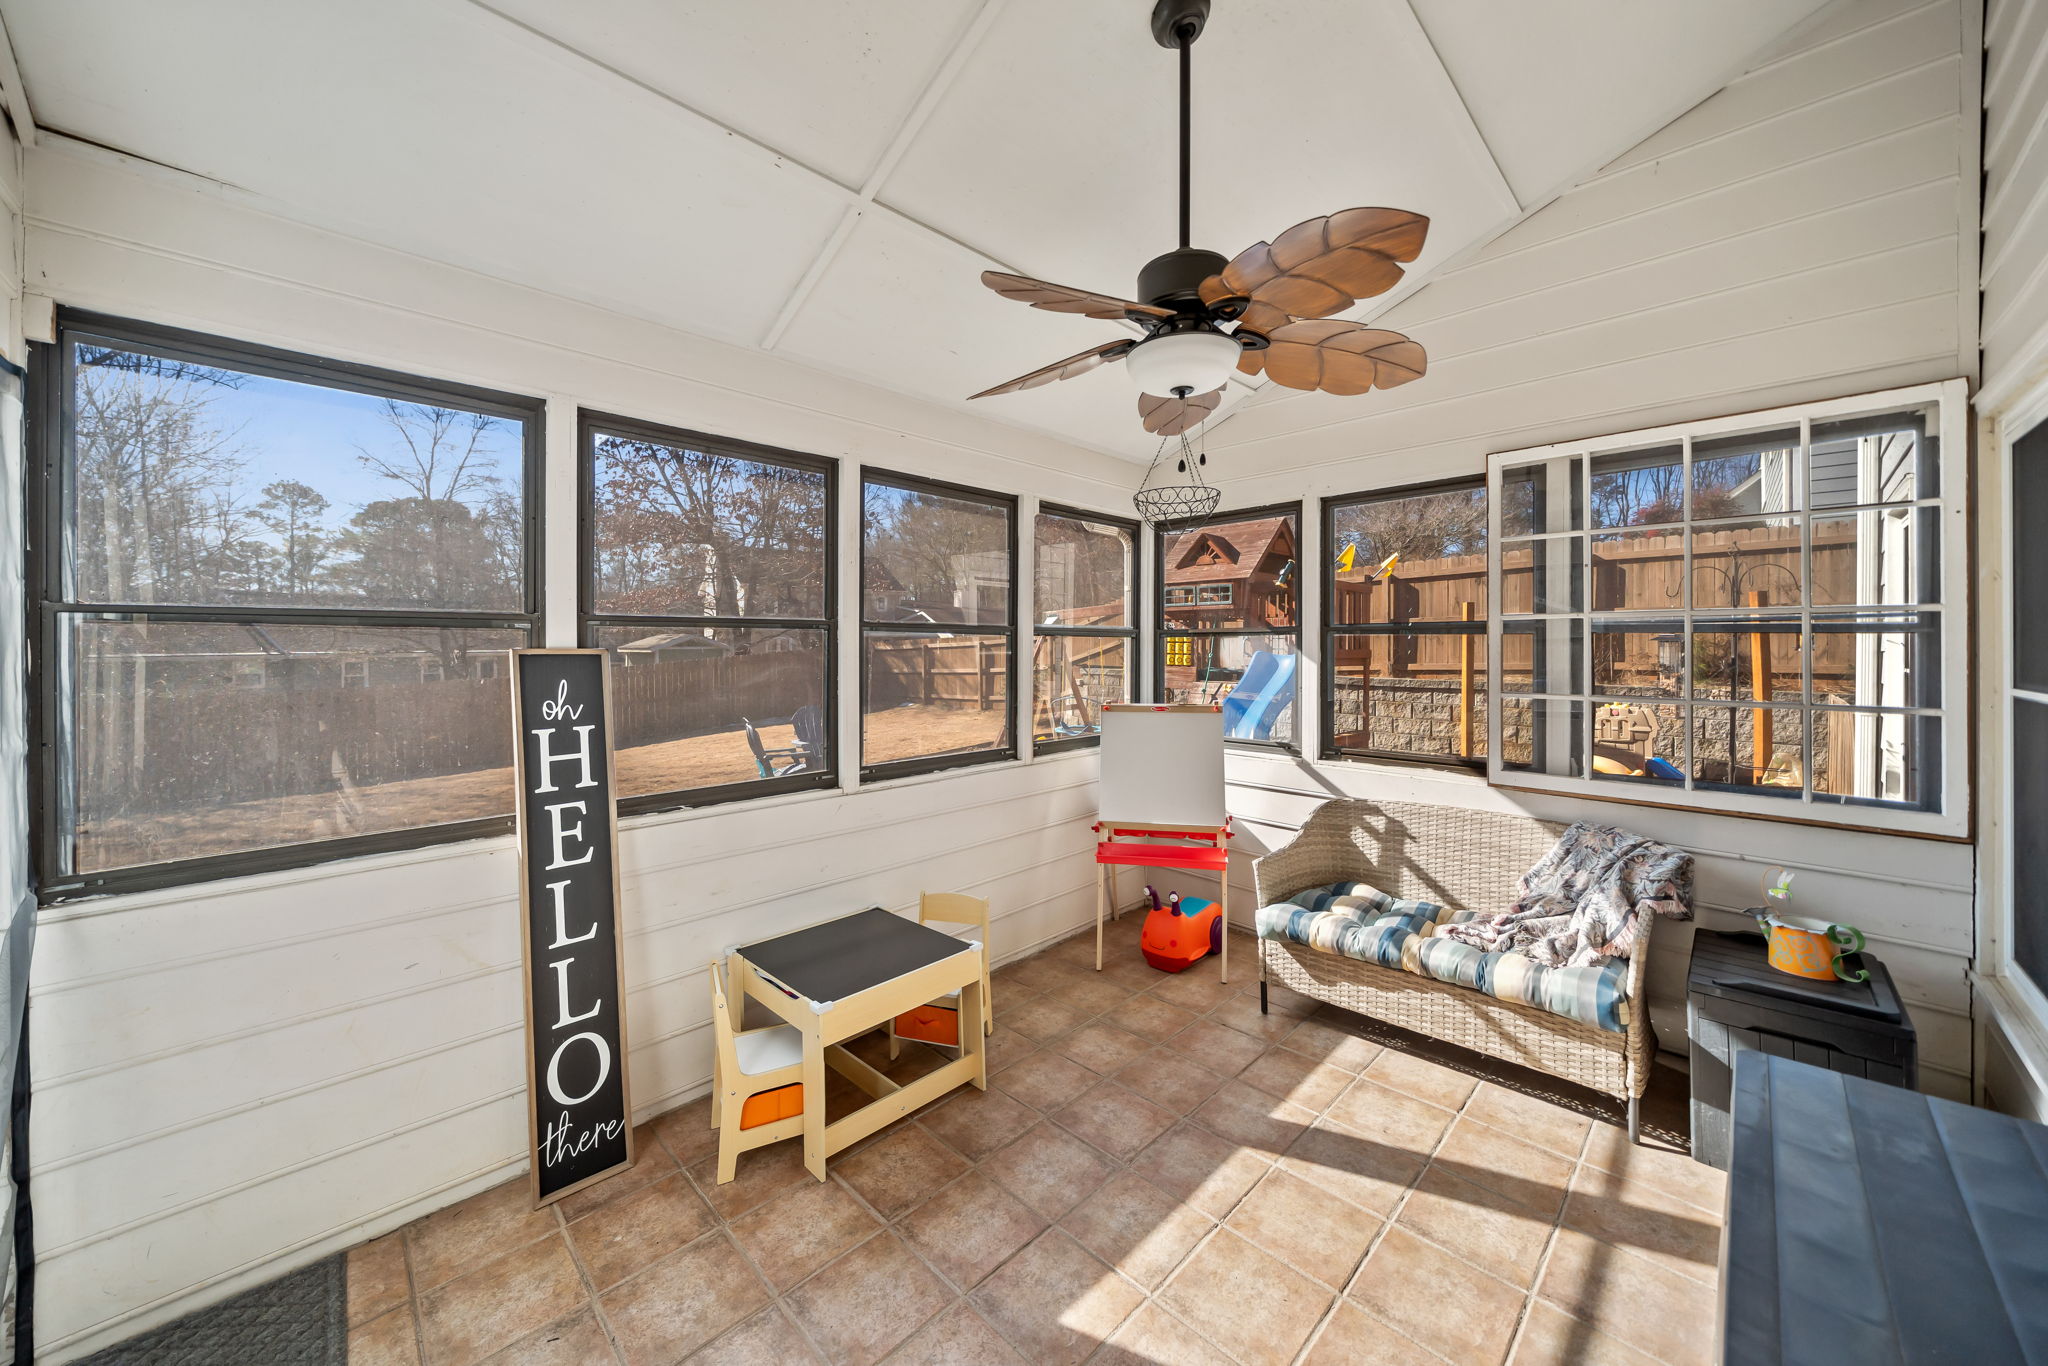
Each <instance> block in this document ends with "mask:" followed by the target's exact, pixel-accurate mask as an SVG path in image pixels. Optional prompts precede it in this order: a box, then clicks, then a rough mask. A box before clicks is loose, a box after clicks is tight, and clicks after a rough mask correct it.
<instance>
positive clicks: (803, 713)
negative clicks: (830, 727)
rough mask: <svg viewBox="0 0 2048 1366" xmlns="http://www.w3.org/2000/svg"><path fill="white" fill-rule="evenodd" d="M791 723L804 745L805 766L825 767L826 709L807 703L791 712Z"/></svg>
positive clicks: (797, 739)
mask: <svg viewBox="0 0 2048 1366" xmlns="http://www.w3.org/2000/svg"><path fill="white" fill-rule="evenodd" d="M789 725H790V729H792V730H794V731H795V732H796V742H797V744H799V745H801V746H803V752H804V764H805V766H806V767H808V768H812V769H823V768H824V767H825V712H824V709H823V708H820V707H814V706H812V705H810V704H809V703H805V704H804V705H803V706H801V707H798V708H797V709H796V710H795V711H793V712H791V713H790V716H789Z"/></svg>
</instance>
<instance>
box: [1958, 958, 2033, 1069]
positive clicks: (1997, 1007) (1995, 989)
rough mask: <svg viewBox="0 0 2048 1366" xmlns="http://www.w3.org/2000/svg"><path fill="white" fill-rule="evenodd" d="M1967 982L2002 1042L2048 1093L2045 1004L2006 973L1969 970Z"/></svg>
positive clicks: (2025, 986) (2030, 990)
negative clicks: (1987, 1013) (1976, 995)
mask: <svg viewBox="0 0 2048 1366" xmlns="http://www.w3.org/2000/svg"><path fill="white" fill-rule="evenodd" d="M1970 982H1971V985H1972V986H1974V987H1975V988H1976V991H1977V994H1978V997H1979V999H1981V1000H1982V1001H1983V1003H1984V1005H1985V1008H1986V1010H1987V1011H1988V1012H1989V1015H1990V1018H1991V1021H1992V1022H1995V1023H1996V1024H1997V1026H1998V1030H1999V1033H2000V1034H2002V1035H2004V1036H2005V1042H2006V1045H2007V1046H2008V1047H2009V1048H2011V1049H2012V1052H2013V1055H2014V1056H2015V1057H2016V1058H2017V1059H2018V1060H2019V1063H2020V1065H2021V1066H2022V1067H2025V1068H2026V1069H2027V1070H2028V1071H2030V1072H2032V1073H2033V1074H2034V1080H2035V1083H2036V1084H2037V1085H2038V1086H2040V1088H2041V1090H2042V1092H2043V1094H2048V1004H2044V1003H2043V1002H2042V1001H2041V1000H2040V999H2039V993H2037V992H2035V991H2034V990H2033V989H2032V986H2031V985H2030V984H2026V983H2022V982H2020V981H2019V980H2017V979H2016V978H2015V977H2013V976H2012V975H2011V974H2009V973H1979V972H1973V973H1971V974H1970Z"/></svg>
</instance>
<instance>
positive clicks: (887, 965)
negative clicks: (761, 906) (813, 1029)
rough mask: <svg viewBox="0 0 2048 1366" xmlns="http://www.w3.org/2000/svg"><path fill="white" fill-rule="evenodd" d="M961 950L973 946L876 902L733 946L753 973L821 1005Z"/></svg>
mask: <svg viewBox="0 0 2048 1366" xmlns="http://www.w3.org/2000/svg"><path fill="white" fill-rule="evenodd" d="M966 952H979V950H978V949H976V947H975V946H974V945H973V944H971V943H969V942H968V941H967V940H964V939H956V938H954V937H953V936H952V935H950V934H946V933H944V932H943V931H940V930H935V929H933V928H932V927H931V926H929V925H920V924H918V923H917V922H916V921H915V920H906V919H904V918H903V917H902V916H900V915H894V914H892V913H890V912H888V911H885V910H883V909H882V908H881V907H880V906H875V907H871V908H870V909H868V910H865V911H856V912H854V913H853V914H852V915H844V916H841V917H839V918H838V919H837V920H827V921H826V922H825V923H824V924H822V925H812V926H810V927H809V928H808V929H802V930H792V931H791V932H790V933H788V934H782V935H777V936H776V937H775V938H773V939H764V940H762V941H761V942H760V943H758V944H748V945H747V946H746V947H744V948H742V949H740V950H738V953H739V955H740V956H741V957H742V958H744V959H746V960H747V961H748V962H749V963H752V964H753V965H754V969H755V970H756V971H757V972H760V973H762V974H764V975H765V976H768V977H772V978H774V979H775V980H776V981H777V982H780V983H781V984H782V985H783V986H785V987H788V988H789V989H790V990H791V991H794V992H795V993H797V994H798V995H799V996H802V997H804V998H805V999H806V1000H809V1001H812V1002H815V1003H816V1004H818V1005H821V1006H823V1005H829V1004H831V1003H832V1002H834V1001H843V1000H845V999H846V998H847V997H849V996H855V995H858V994H859V993H861V992H863V991H867V990H868V989H870V988H871V987H878V986H880V985H882V984H883V983H884V982H890V981H894V980H895V979H896V978H898V977H901V976H903V975H904V974H905V973H910V972H916V971H917V970H918V969H919V968H927V967H930V966H931V965H932V964H934V963H942V962H944V961H945V960H946V959H948V958H951V957H952V956H953V955H955V954H958V953H966Z"/></svg>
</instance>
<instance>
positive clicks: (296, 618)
mask: <svg viewBox="0 0 2048 1366" xmlns="http://www.w3.org/2000/svg"><path fill="white" fill-rule="evenodd" d="M54 336H55V340H54V341H52V342H47V343H45V342H38V343H34V344H33V345H31V346H30V348H29V366H28V377H27V379H26V381H25V383H24V390H23V403H24V408H25V419H26V420H25V441H24V445H25V451H24V456H25V459H24V463H25V465H26V466H27V490H26V506H25V508H24V512H25V516H24V519H23V520H24V525H25V527H26V529H27V537H26V555H25V566H24V567H25V570H26V574H25V579H26V600H25V607H26V611H27V615H28V629H29V631H30V633H31V639H32V640H33V642H34V650H33V652H32V655H31V658H30V663H29V677H28V733H29V743H30V745H31V747H32V750H33V753H32V756H31V760H30V765H29V768H30V792H29V847H30V852H31V862H32V868H33V877H34V880H35V890H36V896H37V899H38V901H39V902H40V903H41V904H45V905H48V904H53V903H56V902H62V901H71V900H76V899H78V898H80V897H88V896H104V895H109V894H114V893H121V892H144V891H156V890H160V889H164V888H171V887H182V886H189V885H192V884H195V883H201V882H212V881H217V880H220V879H223V878H232V877H241V876H245V875H249V874H254V873H267V872H276V871H280V870H284V869H290V868H303V867H308V866H311V865H314V864H321V863H331V862H333V861H335V860H337V859H345V858H355V857H360V856H362V855H366V854H383V853H392V852H396V851H401V850H408V849H420V848H429V847H432V846H434V845H441V844H455V843H459V842H462V841H465V840H474V839H481V838H487V837H490V836H495V835H503V834H509V833H510V832H511V831H512V829H513V828H514V818H513V813H512V811H511V810H510V803H509V802H508V804H507V808H508V809H507V810H506V812H505V814H504V815H503V816H488V817H482V818H479V819H475V820H466V821H450V822H447V823H444V824H437V825H429V826H416V827H412V828H408V829H404V830H386V831H379V832H376V833H374V834H367V835H347V836H342V837H340V838H336V839H327V840H310V841H305V842H302V843H297V844H282V845H277V846H275V847H272V848H267V849H248V850H240V851H236V852H234V853H227V854H209V855H204V856H202V857H198V858H189V859H169V860H165V861H163V862H161V863H148V864H136V865H132V866H129V867H125V868H113V869H106V870H102V871H99V872H93V873H77V872H60V871H59V870H60V868H61V867H62V865H63V853H64V851H63V848H62V843H63V839H64V832H63V830H62V828H61V823H60V821H59V819H58V805H57V804H58V801H59V799H60V794H61V793H62V791H63V787H64V774H63V772H62V768H63V757H64V756H63V748H62V744H61V740H62V737H61V736H60V735H58V734H57V729H56V728H57V724H58V718H59V717H61V716H62V715H63V707H62V705H61V701H60V699H59V698H58V696H57V689H58V687H59V686H60V684H61V682H62V679H61V678H60V676H59V671H58V670H57V669H55V668H53V667H52V666H51V665H52V661H54V660H55V659H56V658H58V644H59V634H60V630H61V626H62V623H64V622H65V621H67V620H71V619H84V620H93V621H113V622H120V621H138V620H143V621H147V620H158V621H196V622H227V623H238V622H255V623H273V624H275V623H279V622H283V623H297V624H304V625H308V626H364V627H375V626H395V625H405V626H418V625H425V626H432V627H448V628H468V629H471V630H519V631H524V632H525V633H526V639H527V642H528V646H529V647H531V646H538V645H541V644H543V643H545V641H546V639H547V633H546V613H545V602H546V596H545V593H544V591H543V589H544V585H543V583H542V581H541V575H542V567H543V565H544V563H545V558H546V556H545V547H544V545H543V544H542V534H543V529H544V528H545V526H546V507H545V497H546V482H547V481H546V472H545V469H544V464H543V462H544V457H545V450H546V427H547V404H546V401H545V400H543V399H540V398H535V397H531V396H528V395H524V394H512V393H506V392H504V391H502V390H496V389H485V388H481V387H478V386H475V385H469V384H462V383H458V382H455V381H449V380H437V379H432V378H430V377H427V376H422V375H415V374H410V373H407V372H405V371H399V370H387V369H384V368H382V367H380V366H372V365H363V364H359V363H357V362H353V361H340V360H333V359H329V358H327V357H323V356H316V355H310V354H308V353H305V352H301V351H288V350H283V349H281V348H278V347H272V346H266V345H263V344H261V343H258V342H245V341H240V340H236V339H234V338H231V337H222V336H216V335H214V334H211V333H204V332H195V331H190V330H187V329H185V328H178V327H167V326H164V325H162V324H158V323H150V322H144V321H141V320H138V319H133V318H121V317H115V316H113V315H109V314H104V313H97V312H91V311H88V310H84V309H72V308H60V309H58V310H57V314H56V329H55V333H54ZM79 340H86V341H94V342H104V343H107V344H109V345H111V346H114V347H118V348H122V349H127V350H139V351H141V352H144V353H146V354H153V355H164V356H165V357H166V358H168V359H177V360H189V361H194V362H197V363H200V364H205V365H213V366H218V367H220V368H222V369H232V370H238V371H243V372H246V373H250V374H256V375H261V376H264V377H267V378H272V379H281V380H287V381H292V382H296V383H301V384H312V385H318V386H321V387H324V388H330V389H346V390H349V391H352V392H355V393H367V394H372V395H375V396H378V397H385V398H394V399H399V400H401V401H404V402H413V403H437V402H448V403H450V404H451V405H454V406H459V407H462V408H464V409H466V410H473V411H478V412H484V413H488V414H491V415H493V416H498V417H506V418H512V419H516V420H518V421H519V422H521V423H523V424H524V427H523V430H522V439H521V443H520V445H521V457H522V463H523V469H522V471H521V476H522V477H521V480H520V489H521V494H522V497H523V500H524V504H525V508H524V514H525V515H524V519H523V526H524V533H523V539H524V545H523V546H522V547H521V556H520V560H521V565H520V572H521V576H522V579H523V583H522V584H521V588H522V592H523V599H524V602H523V607H524V610H523V611H520V612H480V611H463V610H433V611H428V610H411V609H403V608H400V609H389V608H377V609H352V608H338V607H317V608H314V607H274V606H273V607H262V606H259V607H195V606H167V605H164V604H158V603H90V602H75V601H71V600H69V599H66V598H63V597H60V596H55V595H56V594H58V593H61V592H62V591H63V587H64V573H63V569H64V566H63V564H62V562H61V559H60V557H61V555H62V553H63V547H64V544H65V515H66V509H65V506H64V489H65V482H64V470H63V460H64V458H65V454H66V447H67V445H68V442H69V437H70V431H71V422H70V412H71V409H70V400H71V393H72V376H73V373H74V364H73V348H74V343H75V342H77V341H79ZM507 705H508V708H509V705H510V703H509V694H508V701H507ZM507 715H508V723H509V711H508V714H507ZM508 737H509V724H508Z"/></svg>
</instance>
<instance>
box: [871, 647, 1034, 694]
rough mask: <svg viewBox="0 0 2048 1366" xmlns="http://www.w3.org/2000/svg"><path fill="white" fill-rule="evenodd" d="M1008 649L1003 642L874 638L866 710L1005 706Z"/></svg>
mask: <svg viewBox="0 0 2048 1366" xmlns="http://www.w3.org/2000/svg"><path fill="white" fill-rule="evenodd" d="M1009 648H1010V642H1009V641H1008V640H1007V639H1005V638H1003V637H1000V636H994V637H991V636H955V637H954V638H953V639H951V640H937V641H934V640H918V639H907V640H892V639H890V638H889V637H888V636H870V637H868V643H867V650H868V697H867V707H868V710H869V711H880V710H881V709H882V708H884V707H904V706H932V705H939V706H950V707H959V708H967V707H973V708H976V709H978V710H981V711H988V710H990V709H992V708H995V707H999V706H1002V705H1003V703H1004V701H1005V699H1006V697H1007V694H1008V685H1009V672H1010V671H1009V667H1008V657H1009Z"/></svg>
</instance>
